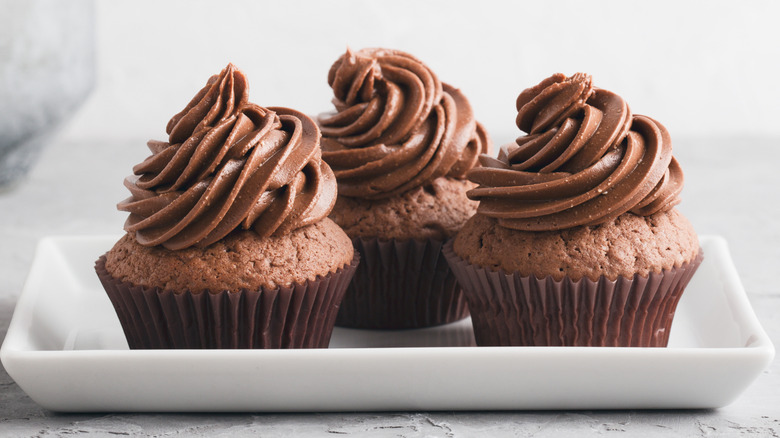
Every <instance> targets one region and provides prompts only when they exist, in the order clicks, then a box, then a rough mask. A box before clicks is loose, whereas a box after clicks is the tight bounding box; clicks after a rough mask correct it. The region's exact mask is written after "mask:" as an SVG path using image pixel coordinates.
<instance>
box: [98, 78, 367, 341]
mask: <svg viewBox="0 0 780 438" xmlns="http://www.w3.org/2000/svg"><path fill="white" fill-rule="evenodd" d="M167 132H168V134H169V139H168V141H167V142H160V141H154V140H152V141H149V143H148V146H149V148H150V149H151V151H152V155H151V156H149V157H148V158H147V159H146V160H144V161H143V162H142V163H140V164H138V165H136V166H135V167H134V168H133V172H134V175H133V176H130V177H128V178H127V179H126V180H125V186H126V187H127V188H128V189H129V190H130V193H131V196H130V197H129V198H128V199H126V200H125V201H122V202H120V203H119V205H118V208H119V209H120V210H122V211H127V212H129V213H130V216H129V217H128V219H127V222H126V223H125V230H126V231H127V234H126V235H125V236H124V237H122V239H120V240H119V241H118V242H117V243H116V244H115V245H114V247H113V248H112V249H111V250H110V251H108V252H107V253H106V254H105V255H104V256H102V257H100V259H99V260H98V261H97V263H96V270H97V273H98V276H99V277H100V280H101V282H102V283H103V286H104V287H105V289H106V292H107V293H108V296H109V298H110V299H111V302H112V303H113V305H114V308H115V310H116V312H117V315H118V317H119V320H120V323H121V324H122V328H123V329H124V332H125V335H126V337H127V341H128V344H129V346H130V348H134V349H135V348H299V347H319V348H324V347H327V346H328V342H329V340H330V334H331V331H332V330H333V324H334V321H335V318H336V314H337V312H338V308H339V303H340V302H341V299H342V297H343V294H344V292H345V290H346V286H347V284H348V283H349V281H350V280H351V277H352V275H353V273H354V271H355V268H356V265H357V263H358V254H357V253H355V252H354V250H353V247H352V243H351V241H350V239H349V238H348V237H347V235H346V234H345V233H344V232H343V230H341V228H340V227H339V226H338V225H336V224H335V223H334V222H333V221H331V220H330V219H328V218H327V215H328V213H329V212H330V210H331V208H332V207H333V204H334V203H335V199H336V180H335V177H334V175H333V172H332V171H331V169H330V167H329V166H328V165H327V164H326V163H325V162H324V161H322V159H321V151H320V147H319V142H320V132H319V129H318V127H317V125H316V123H315V122H314V121H313V120H312V119H311V118H309V117H307V116H306V115H304V114H301V113H299V112H297V111H294V110H291V109H287V108H264V107H261V106H258V105H256V104H254V103H251V102H249V101H248V89H247V83H246V79H245V77H244V75H243V74H242V73H241V72H240V71H239V70H237V69H236V68H235V67H234V66H233V65H228V66H227V67H226V68H225V69H224V70H223V71H222V72H221V73H220V74H219V75H215V76H212V77H211V78H210V79H209V81H208V83H207V84H206V86H205V87H204V88H203V89H202V90H200V92H199V93H198V94H197V95H196V96H195V98H193V99H192V101H191V102H190V103H189V104H188V105H187V106H186V108H185V109H184V110H183V111H181V112H180V113H179V114H177V115H175V116H174V117H173V118H172V119H171V121H170V122H169V123H168V127H167Z"/></svg>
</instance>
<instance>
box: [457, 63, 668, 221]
mask: <svg viewBox="0 0 780 438" xmlns="http://www.w3.org/2000/svg"><path fill="white" fill-rule="evenodd" d="M517 110H518V114H517V126H518V128H520V129H521V130H522V131H524V132H526V133H527V134H526V135H524V136H521V137H519V138H518V139H517V141H516V142H515V143H512V144H509V145H506V146H504V147H502V148H501V150H500V151H499V154H498V157H497V158H495V159H494V158H491V157H488V156H486V155H483V156H481V157H480V161H481V164H482V167H477V168H474V169H472V170H471V171H469V174H468V177H469V179H470V180H471V181H473V182H475V183H477V184H479V187H477V188H476V189H473V190H471V191H469V193H468V196H469V198H471V199H474V200H478V201H480V205H479V208H478V210H477V211H478V213H479V214H482V215H484V216H487V217H491V218H494V219H496V220H497V221H498V224H499V225H500V226H503V227H505V228H510V229H516V230H525V231H549V230H561V229H567V228H572V227H576V226H581V225H599V224H604V223H607V222H611V221H613V220H614V219H615V218H617V217H618V216H620V215H622V214H623V213H626V212H631V213H634V214H636V215H639V216H650V215H653V214H655V213H661V212H665V211H668V210H670V209H671V208H672V207H674V206H675V205H677V204H678V203H679V202H680V199H679V193H680V191H681V190H682V185H683V175H682V170H681V169H680V166H679V164H678V163H677V160H675V159H674V157H673V156H672V143H671V139H670V137H669V133H668V131H667V130H666V128H665V127H664V126H663V125H661V124H660V123H658V122H657V121H655V120H653V119H651V118H649V117H646V116H641V115H633V114H631V111H630V109H629V107H628V105H627V104H626V102H625V101H624V100H623V99H622V98H621V97H620V96H618V95H616V94H614V93H612V92H610V91H607V90H603V89H600V88H595V87H593V84H592V80H591V77H590V76H589V75H586V74H583V73H577V74H575V75H573V76H571V77H566V76H565V75H563V74H560V73H559V74H555V75H553V76H551V77H549V78H547V79H545V80H543V81H542V82H541V83H539V84H538V85H536V86H535V87H532V88H529V89H526V90H525V91H523V92H522V93H520V95H519V96H518V98H517Z"/></svg>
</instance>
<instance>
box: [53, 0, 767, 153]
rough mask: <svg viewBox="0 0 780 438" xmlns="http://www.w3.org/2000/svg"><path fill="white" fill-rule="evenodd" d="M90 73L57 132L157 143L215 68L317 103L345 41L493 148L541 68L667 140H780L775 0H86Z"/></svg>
mask: <svg viewBox="0 0 780 438" xmlns="http://www.w3.org/2000/svg"><path fill="white" fill-rule="evenodd" d="M95 15H96V26H97V27H96V42H97V82H96V87H95V89H94V92H93V93H92V95H91V97H90V98H89V100H88V101H87V103H86V104H85V105H84V106H83V107H82V108H81V110H80V111H79V112H78V114H77V115H76V117H75V118H74V119H72V120H71V122H70V123H69V124H68V125H67V127H66V130H65V131H64V132H63V133H62V135H63V136H64V137H65V138H66V139H68V140H89V139H98V138H99V139H104V140H113V139H128V138H139V139H148V138H157V139H164V138H165V135H164V134H165V133H164V128H165V125H166V123H167V121H168V119H169V118H170V117H171V116H172V115H173V114H175V113H176V112H178V111H179V110H180V109H182V108H183V107H184V105H186V103H187V102H188V101H189V99H190V98H191V97H192V96H193V95H194V94H195V92H196V91H197V90H198V89H200V87H201V86H202V85H203V84H204V83H205V81H206V80H207V79H208V77H209V76H210V75H212V74H214V73H217V72H219V71H220V70H221V69H222V68H223V67H224V66H225V65H226V64H227V63H228V62H233V63H234V64H236V65H237V66H238V67H239V68H241V69H242V70H244V72H245V73H246V74H247V75H248V77H249V81H250V99H251V100H252V101H254V102H256V103H258V104H260V105H263V106H272V105H281V106H289V107H294V108H297V109H299V110H302V111H304V112H307V113H309V114H317V113H320V112H323V111H327V110H330V109H331V103H330V99H331V90H330V88H329V87H328V84H327V80H326V78H327V72H328V69H329V67H330V65H331V63H332V62H333V61H334V60H335V59H336V58H337V57H338V56H339V55H340V54H341V53H343V51H344V50H345V48H346V47H347V46H350V47H353V48H356V49H357V48H362V47H367V46H382V47H389V48H398V49H402V50H405V51H408V52H410V53H412V54H414V55H415V56H417V57H419V58H420V59H422V60H423V61H424V62H426V63H427V64H428V65H429V66H430V67H431V68H433V70H434V71H435V72H436V73H437V74H438V75H439V77H440V78H441V79H442V80H443V81H445V82H448V83H450V84H452V85H454V86H456V87H458V88H461V89H462V90H463V91H464V92H465V94H466V95H467V97H469V98H470V100H471V102H472V105H473V106H474V109H475V112H476V114H477V117H478V119H479V120H481V121H482V122H483V123H484V124H485V125H486V127H487V129H488V130H489V132H490V133H491V134H492V135H493V137H494V139H495V140H496V143H497V144H502V143H505V142H506V141H511V140H512V139H514V138H515V137H516V136H517V135H519V132H518V131H517V128H516V127H515V126H514V118H515V108H514V101H515V98H516V96H517V94H518V93H519V92H520V91H521V90H522V89H524V88H526V87H528V86H532V85H534V84H536V83H537V82H539V81H540V80H541V79H543V78H545V77H547V76H548V75H550V74H551V73H554V72H563V73H566V74H572V73H575V72H577V71H583V72H587V73H590V74H592V75H593V77H594V83H595V84H596V86H599V87H602V88H607V89H610V90H612V91H614V92H616V93H618V94H620V95H622V96H623V97H624V98H625V99H626V100H627V101H628V102H629V105H630V106H631V108H632V110H633V111H634V112H635V113H639V114H647V115H650V116H652V117H654V118H656V119H657V120H659V121H661V122H662V123H664V124H665V125H666V126H667V127H668V128H669V130H670V131H671V133H672V138H673V139H674V138H683V137H735V138H742V137H745V136H750V137H766V136H777V135H779V134H780V87H779V86H778V80H777V77H778V67H780V26H778V25H777V21H778V18H780V2H772V1H742V2H733V1H710V2H704V1H702V2H681V1H654V2H625V1H617V0H610V1H600V2H582V1H574V0H562V1H557V2H515V1H486V0H481V1H475V0H469V1H465V0H449V1H442V0H435V1H430V0H429V1H419V0H418V1H414V0H394V1H382V2H379V1H367V0H342V1H314V0H312V1H304V0H295V1H250V0H229V1H220V2H216V1H202V0H199V1H183V0H179V1H152V0H140V1H139V0H133V1H127V0H123V1H110V2H109V1H98V3H97V9H96V14H95Z"/></svg>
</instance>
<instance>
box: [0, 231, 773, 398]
mask: <svg viewBox="0 0 780 438" xmlns="http://www.w3.org/2000/svg"><path fill="white" fill-rule="evenodd" d="M699 238H700V241H706V242H707V245H716V246H718V247H720V249H722V250H723V251H722V257H718V258H717V260H719V262H718V263H719V266H718V269H722V270H724V275H723V280H724V282H728V283H729V284H727V287H725V291H726V292H725V293H726V295H727V296H728V297H729V304H728V305H729V307H732V308H733V306H738V308H736V309H734V312H735V314H736V315H739V320H738V321H739V325H740V326H742V327H745V328H747V329H748V330H749V334H750V335H753V336H754V338H755V339H754V340H753V341H752V342H751V343H749V344H747V345H745V346H740V347H670V348H642V347H474V346H457V347H446V346H441V347H440V346H435V347H360V348H348V347H345V348H331V349H289V350H284V349H278V350H105V349H90V350H84V349H81V350H63V349H56V350H39V349H25V348H20V347H23V346H25V343H27V342H28V341H27V339H24V338H22V336H23V335H24V334H25V330H24V327H23V325H24V324H25V323H30V320H31V316H32V312H33V310H34V304H35V299H36V298H37V296H38V294H40V293H41V291H40V290H35V289H34V288H33V286H31V285H30V284H31V279H32V277H33V276H34V275H35V273H36V271H37V270H40V269H41V267H39V265H40V264H41V263H42V261H41V256H40V254H41V252H42V251H44V250H46V246H47V245H55V247H56V244H57V243H58V242H60V243H61V242H67V243H74V242H79V241H82V242H85V241H93V242H94V241H96V240H101V239H102V240H106V241H109V240H110V239H115V236H113V235H101V236H68V235H66V236H48V237H44V238H42V239H41V240H40V241H39V242H38V245H37V247H36V251H35V254H34V256H33V262H32V264H31V267H30V271H29V273H28V278H27V280H26V281H25V284H24V287H23V289H22V292H21V293H20V295H19V298H18V302H17V303H16V306H15V308H14V311H13V315H12V317H11V321H10V324H9V327H8V331H7V333H6V337H5V340H4V342H3V345H2V346H1V347H0V360H2V363H3V366H4V367H5V369H6V371H7V372H8V374H9V375H10V376H11V377H12V378H13V379H14V380H15V381H17V382H18V380H17V377H16V376H15V375H17V376H20V374H21V373H22V372H23V371H20V370H22V369H23V368H25V367H27V366H34V367H38V368H40V367H43V366H47V365H48V366H51V365H56V364H78V363H90V364H91V365H92V366H93V367H98V366H99V365H100V364H103V363H106V364H108V363H111V362H114V361H117V360H124V361H132V362H133V363H139V364H143V365H144V366H145V367H149V366H154V365H155V364H157V363H168V364H170V363H172V362H179V361H186V360H191V359H193V358H195V359H199V360H207V361H209V363H214V364H219V363H226V362H234V361H235V360H236V359H239V360H241V359H245V358H251V359H257V360H263V359H266V360H268V361H269V362H270V361H273V362H275V363H276V362H278V361H284V360H300V359H312V360H317V359H320V360H322V359H323V358H325V359H324V360H325V361H329V362H332V361H334V360H338V359H342V358H349V359H350V360H353V361H357V362H358V363H366V364H369V363H372V362H375V361H377V360H379V359H381V358H384V357H393V358H395V359H396V360H399V361H401V362H402V363H405V362H413V361H415V360H418V361H419V360H421V359H423V360H424V359H426V358H435V359H436V360H439V361H440V360H441V359H442V358H443V357H457V358H463V359H469V360H473V361H476V362H480V361H482V359H483V358H499V359H506V360H511V359H517V358H522V359H525V360H531V361H535V360H538V361H544V360H545V359H549V358H551V357H552V358H571V357H577V358H580V359H583V360H592V361H599V360H605V359H616V360H628V361H637V360H639V359H642V358H657V359H658V360H663V361H667V360H668V361H671V362H670V363H676V362H677V361H680V363H682V362H684V361H685V360H687V359H690V358H696V359H709V358H713V359H714V358H720V359H723V360H728V361H740V363H742V362H741V361H744V363H745V364H749V365H750V370H751V371H750V375H751V376H753V377H752V378H751V379H750V380H749V382H748V385H749V384H750V383H752V382H753V381H754V380H755V378H757V377H758V375H760V374H761V372H762V371H763V370H765V369H766V368H767V366H769V364H770V363H771V362H772V360H773V359H774V356H775V348H774V345H773V344H772V342H771V339H770V338H769V336H768V335H767V333H766V331H765V330H764V329H763V327H762V326H761V323H760V321H759V320H758V318H757V316H756V314H755V311H754V310H753V308H752V306H751V304H750V301H749V299H748V297H747V293H746V291H745V289H744V287H743V286H742V283H741V280H740V278H739V276H738V273H737V271H736V267H735V266H734V263H733V260H732V258H731V253H730V251H729V248H728V243H727V242H726V240H725V239H724V238H723V237H720V236H712V235H702V236H699ZM31 289H32V290H31ZM25 317H27V318H28V321H24V318H25ZM17 342H18V344H17ZM30 345H33V344H30ZM746 368H747V365H746ZM755 370H758V371H757V372H755ZM17 371H19V372H20V374H17ZM754 372H755V373H754ZM746 374H747V373H746ZM753 374H755V375H753ZM26 377H27V376H25V378H26ZM741 377H743V380H744V376H741ZM20 387H22V385H20ZM22 389H23V390H25V391H26V392H27V390H26V389H25V388H24V387H22ZM743 391H744V389H742V390H741V391H740V392H739V393H737V394H736V396H734V398H733V399H736V397H738V396H739V394H741V393H742V392H743ZM28 395H31V397H33V395H32V394H31V393H30V392H28ZM39 396H40V394H36V395H35V396H34V397H33V399H34V400H35V401H36V402H38V403H39V404H41V405H43V406H45V407H48V408H50V409H53V410H60V411H69V410H70V409H68V408H67V407H63V406H61V405H56V404H55V405H52V404H51V401H50V400H45V399H40V398H39ZM733 399H732V400H731V401H733ZM731 401H728V402H725V403H723V402H720V403H722V404H719V405H712V406H701V407H720V406H723V405H726V404H728V403H730V402H731ZM659 408H664V406H660V407H659ZM472 409H473V408H472ZM477 409H479V408H477ZM74 411H80V409H75V410H74Z"/></svg>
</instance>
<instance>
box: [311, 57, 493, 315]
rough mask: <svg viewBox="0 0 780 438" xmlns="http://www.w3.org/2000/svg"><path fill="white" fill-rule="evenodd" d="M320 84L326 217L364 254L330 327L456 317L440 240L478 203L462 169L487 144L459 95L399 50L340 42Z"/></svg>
mask: <svg viewBox="0 0 780 438" xmlns="http://www.w3.org/2000/svg"><path fill="white" fill-rule="evenodd" d="M328 83H329V84H330V86H331V88H332V89H333V94H334V99H333V103H334V106H335V107H336V111H335V113H329V114H324V115H322V116H320V118H319V123H320V128H321V130H322V134H323V139H322V149H323V159H324V160H325V161H327V162H328V164H330V166H331V167H332V168H333V171H334V173H335V175H336V179H337V180H338V185H339V196H338V200H337V202H336V206H335V207H334V208H333V212H332V213H331V216H330V217H331V218H332V219H333V220H334V221H335V222H336V223H337V224H339V225H340V226H341V227H343V228H344V230H345V231H346V233H347V234H348V235H349V236H350V237H351V238H352V241H353V243H354V244H355V248H356V249H357V250H358V251H359V252H360V253H361V255H362V256H363V262H362V263H361V265H360V267H359V268H358V271H357V272H356V273H355V278H354V280H353V282H352V284H351V285H350V287H349V289H348V291H347V294H346V296H345V298H344V302H343V305H342V307H341V311H340V312H339V316H338V319H337V321H336V324H337V325H341V326H346V327H359V328H376V329H401V328H418V327H427V326H433V325H438V324H444V323H448V322H452V321H456V320H459V319H462V318H465V317H466V316H467V315H468V309H467V308H466V305H465V302H464V300H463V297H462V294H461V291H460V287H459V286H458V285H457V283H456V281H455V278H454V277H453V275H452V273H451V271H450V269H449V267H448V265H447V263H446V261H445V259H444V257H443V256H442V254H441V248H442V244H443V242H444V241H446V240H447V239H448V238H450V237H451V236H453V235H454V234H455V233H456V232H457V230H458V229H459V228H460V227H461V226H462V225H463V223H464V222H465V221H466V220H467V219H468V218H469V217H470V216H472V215H473V214H474V212H475V211H476V205H477V204H476V202H473V201H469V200H468V199H467V198H466V196H465V193H466V192H467V191H468V190H469V189H471V188H473V187H475V186H474V185H473V184H472V183H470V182H469V181H467V180H466V179H465V174H466V172H467V171H468V170H469V169H471V168H472V167H474V166H475V165H477V164H478V156H479V154H481V153H485V152H487V151H488V150H489V148H490V140H489V138H488V136H487V134H486V132H485V130H484V129H483V128H482V126H481V125H480V124H479V123H478V122H477V121H476V120H475V119H474V115H473V112H472V110H471V106H470V105H469V102H468V100H467V99H466V98H465V96H464V95H463V94H462V93H461V92H460V91H459V90H458V89H456V88H454V87H452V86H450V85H447V84H445V83H443V82H441V81H440V80H439V79H438V77H437V76H436V75H435V74H434V73H433V72H432V71H431V70H430V69H429V68H428V67H427V66H426V65H425V64H423V63H422V62H421V61H420V60H418V59H417V58H415V57H413V56H411V55H409V54H407V53H404V52H401V51H397V50H388V49H364V50H360V51H357V52H352V51H350V50H347V52H346V53H345V54H344V55H342V56H341V57H340V58H339V59H338V60H337V61H336V62H335V63H334V64H333V66H332V67H331V69H330V72H329V73H328Z"/></svg>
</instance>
